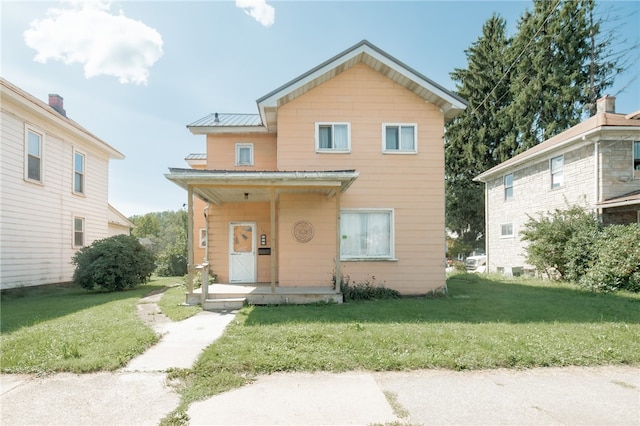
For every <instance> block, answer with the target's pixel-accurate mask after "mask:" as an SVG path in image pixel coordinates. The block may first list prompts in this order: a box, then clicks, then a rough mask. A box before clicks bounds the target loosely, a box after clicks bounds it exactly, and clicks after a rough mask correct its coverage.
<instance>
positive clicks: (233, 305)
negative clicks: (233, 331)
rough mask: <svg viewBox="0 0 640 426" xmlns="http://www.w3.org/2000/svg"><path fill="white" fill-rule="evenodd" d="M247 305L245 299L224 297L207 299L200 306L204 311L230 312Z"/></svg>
mask: <svg viewBox="0 0 640 426" xmlns="http://www.w3.org/2000/svg"><path fill="white" fill-rule="evenodd" d="M246 303H247V298H246V297H226V298H223V299H207V300H205V301H204V303H203V304H202V309H204V310H205V311H232V310H234V309H240V308H242V307H243V306H244V305H245V304H246Z"/></svg>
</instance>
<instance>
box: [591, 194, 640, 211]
mask: <svg viewBox="0 0 640 426" xmlns="http://www.w3.org/2000/svg"><path fill="white" fill-rule="evenodd" d="M635 204H640V191H632V192H628V193H626V194H623V195H620V196H618V197H613V198H609V199H608V200H604V201H600V202H599V203H596V206H597V207H600V208H604V209H606V208H612V207H621V206H632V205H635Z"/></svg>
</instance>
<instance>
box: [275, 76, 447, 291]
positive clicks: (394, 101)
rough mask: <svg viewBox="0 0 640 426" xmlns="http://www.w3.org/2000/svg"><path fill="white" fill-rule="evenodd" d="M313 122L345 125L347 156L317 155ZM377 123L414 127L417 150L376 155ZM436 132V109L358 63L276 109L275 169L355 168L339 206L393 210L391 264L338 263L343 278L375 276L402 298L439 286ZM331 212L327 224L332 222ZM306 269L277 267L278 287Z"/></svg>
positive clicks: (440, 201)
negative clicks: (348, 137) (354, 176)
mask: <svg viewBox="0 0 640 426" xmlns="http://www.w3.org/2000/svg"><path fill="white" fill-rule="evenodd" d="M316 122H349V123H350V124H351V152H350V153H345V154H338V153H331V154H328V153H316V152H315V137H314V132H315V123H316ZM383 123H417V151H418V152H417V153H416V154H406V155H395V154H383V153H382V134H383V132H382V124H383ZM443 128H444V117H443V115H442V113H441V112H440V111H439V109H438V108H436V107H435V106H434V105H432V104H429V103H426V102H425V101H424V100H423V99H421V98H419V97H418V96H417V95H415V94H413V93H411V92H409V91H408V90H406V89H404V88H403V87H401V86H399V85H398V84H396V83H394V82H392V81H391V80H389V79H387V78H386V77H384V76H383V75H381V74H379V73H377V72H375V71H373V70H372V69H371V68H369V67H368V66H366V65H364V64H358V65H355V66H353V67H352V68H351V69H349V70H347V71H345V72H343V73H341V74H339V75H338V76H336V77H334V78H333V79H331V80H329V81H327V82H325V83H324V84H322V85H320V86H319V87H317V88H315V89H313V90H311V91H309V92H308V93H307V94H305V95H304V96H301V97H299V98H297V99H295V100H293V101H291V102H289V103H287V104H285V105H283V106H281V107H280V108H279V111H278V168H279V169H280V170H340V169H355V170H357V171H358V172H359V173H360V176H359V177H358V179H357V180H356V181H355V182H354V183H353V185H352V186H351V187H350V188H349V189H348V190H347V191H346V192H345V193H344V194H342V197H341V207H342V208H343V209H344V208H393V209H395V224H394V225H395V255H396V258H397V259H398V260H397V262H389V261H378V262H372V261H367V262H345V263H344V264H343V273H344V274H345V275H349V277H350V278H351V280H355V281H357V282H361V281H364V280H371V277H372V276H375V279H376V281H377V282H384V283H385V285H387V286H388V287H392V288H397V289H398V290H401V291H402V292H403V293H405V294H424V293H426V292H428V291H431V290H434V289H437V288H440V287H443V286H444V266H443V261H444V244H445V242H444V180H443V176H444V148H443V142H442V140H443V139H442V138H443V130H442V129H443ZM408 179H409V180H408ZM326 204H329V203H326ZM284 210H285V209H284V208H283V211H284ZM330 210H331V208H327V211H328V214H329V215H330V216H329V218H328V219H329V221H331V220H332V219H333V215H331V213H330ZM314 226H315V225H314ZM326 226H329V228H327V229H323V230H322V232H323V233H327V234H331V235H333V234H334V232H335V225H333V226H332V225H331V224H328V225H326ZM282 227H283V225H282V224H281V229H282ZM334 241H335V240H334ZM284 243H285V241H284V239H283V241H281V244H284ZM332 244H333V243H328V244H327V246H328V247H329V253H328V256H330V257H328V263H327V265H328V266H326V268H327V269H328V270H327V271H325V270H322V269H323V268H322V267H320V268H319V270H318V271H315V273H316V275H317V276H316V278H315V279H316V280H317V282H318V283H322V282H325V283H326V282H327V280H326V278H324V277H326V276H327V275H328V274H330V271H332V270H333V266H332V263H331V261H332V259H333V254H334V252H335V248H334V247H333V246H332ZM285 251H286V250H285V249H284V248H283V249H282V253H283V255H284V253H285ZM319 262H320V261H319ZM283 263H284V262H283ZM308 269H309V266H308V265H307V264H306V263H305V262H290V263H289V264H288V265H286V266H285V265H282V267H281V271H280V283H281V285H286V284H285V283H291V284H293V281H295V278H294V277H300V276H306V275H308V274H309V272H308ZM289 276H290V277H291V278H287V277H289ZM323 278H324V280H323ZM305 285H309V283H308V282H305Z"/></svg>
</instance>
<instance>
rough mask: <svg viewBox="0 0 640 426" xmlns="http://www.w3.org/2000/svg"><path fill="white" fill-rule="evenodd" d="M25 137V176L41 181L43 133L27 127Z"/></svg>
mask: <svg viewBox="0 0 640 426" xmlns="http://www.w3.org/2000/svg"><path fill="white" fill-rule="evenodd" d="M25 139H26V140H25V157H26V158H25V178H26V179H28V180H32V181H36V182H42V140H43V135H42V134H41V133H38V132H36V131H34V130H32V129H27V130H26V134H25Z"/></svg>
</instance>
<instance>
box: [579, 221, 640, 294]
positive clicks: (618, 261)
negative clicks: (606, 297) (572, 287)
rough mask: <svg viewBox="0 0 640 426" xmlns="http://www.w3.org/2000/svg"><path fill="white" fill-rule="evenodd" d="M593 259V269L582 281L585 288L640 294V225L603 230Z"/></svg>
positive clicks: (614, 226) (610, 227)
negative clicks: (627, 291)
mask: <svg viewBox="0 0 640 426" xmlns="http://www.w3.org/2000/svg"><path fill="white" fill-rule="evenodd" d="M593 257H594V259H595V262H594V264H593V266H592V267H591V268H589V270H588V272H587V273H586V274H585V275H584V276H582V277H581V279H580V284H581V285H582V286H584V287H587V288H590V289H592V290H599V291H615V290H629V291H633V292H640V224H637V223H634V224H631V225H612V226H607V227H606V228H604V230H603V231H602V232H601V233H600V238H599V240H598V244H597V245H596V246H595V250H594V256H593Z"/></svg>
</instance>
